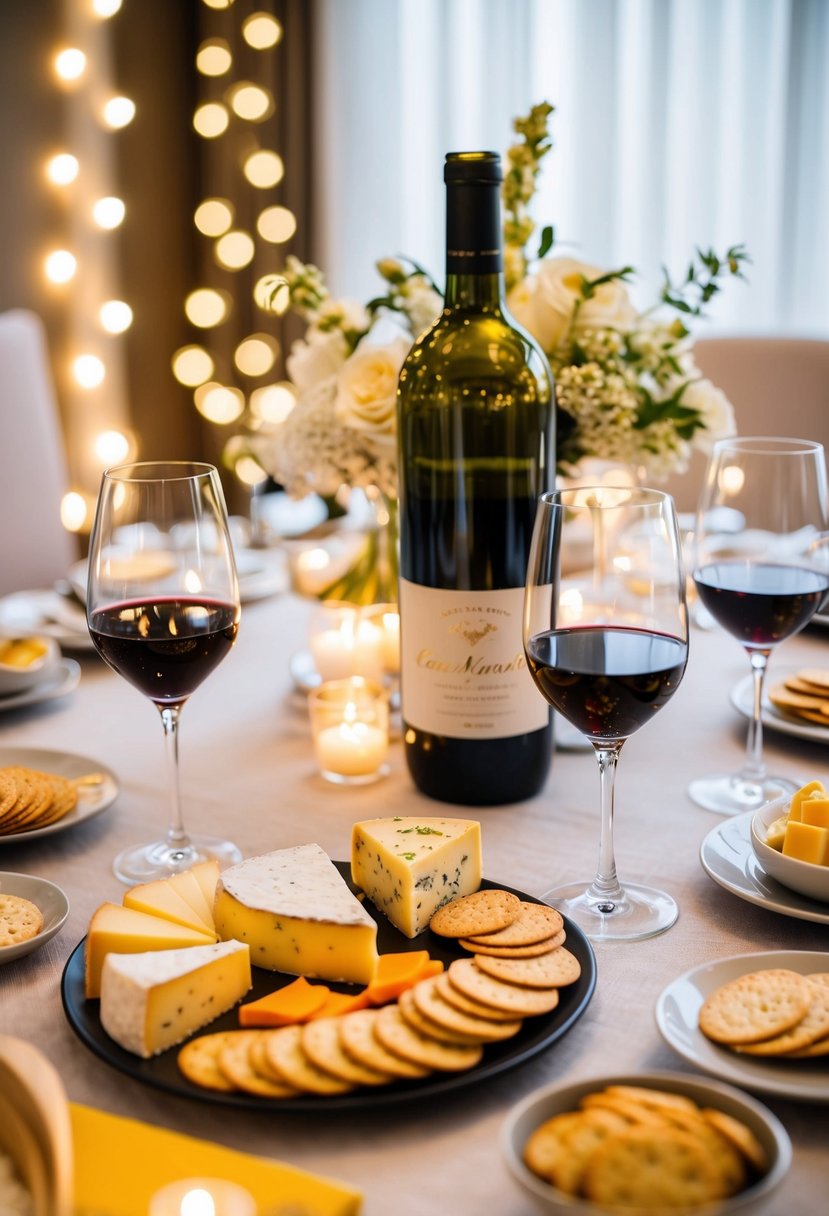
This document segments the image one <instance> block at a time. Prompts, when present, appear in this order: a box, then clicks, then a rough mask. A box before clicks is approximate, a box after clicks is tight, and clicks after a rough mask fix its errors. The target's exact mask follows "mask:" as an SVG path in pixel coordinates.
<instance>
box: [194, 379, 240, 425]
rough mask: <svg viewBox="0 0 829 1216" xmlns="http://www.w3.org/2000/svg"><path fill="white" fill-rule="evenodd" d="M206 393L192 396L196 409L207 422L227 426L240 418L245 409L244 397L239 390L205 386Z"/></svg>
mask: <svg viewBox="0 0 829 1216" xmlns="http://www.w3.org/2000/svg"><path fill="white" fill-rule="evenodd" d="M205 389H206V391H204V392H199V391H198V390H197V391H196V393H195V394H194V397H195V399H196V407H197V409H198V410H199V412H200V413H201V414H202V415H203V416H204V417H205V418H206V419H207V420H208V422H215V423H218V425H219V426H228V425H229V424H230V423H231V422H236V420H237V419H238V418H241V416H242V413H243V412H244V409H245V395H244V393H243V392H242V390H241V389H238V388H228V387H227V385H224V384H211V385H210V386H209V387H207V386H205Z"/></svg>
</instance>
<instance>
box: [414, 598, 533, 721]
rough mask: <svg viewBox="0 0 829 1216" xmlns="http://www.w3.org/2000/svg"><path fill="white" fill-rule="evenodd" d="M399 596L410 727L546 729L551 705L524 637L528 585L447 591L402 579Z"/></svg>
mask: <svg viewBox="0 0 829 1216" xmlns="http://www.w3.org/2000/svg"><path fill="white" fill-rule="evenodd" d="M399 598H400V634H401V637H400V642H401V669H400V691H401V696H402V708H403V717H404V719H405V721H406V723H407V725H409V726H412V727H414V728H415V729H416V730H423V731H428V732H430V733H431V734H436V735H446V736H449V737H450V738H453V739H503V738H509V737H510V736H512V735H523V734H526V733H528V732H530V731H536V730H543V728H544V727H545V726H546V725H547V721H548V715H549V708H548V706H547V702H546V701H545V700H544V698H543V697H542V696H541V694H540V693H539V691H538V689H537V688H536V687H535V685H534V684H533V680H532V676H531V675H530V673H529V670H528V668H527V661H526V659H525V657H524V648H523V645H522V641H521V620H522V614H523V611H524V588H523V587H510V588H508V589H506V590H500V591H446V590H444V589H442V588H435V587H423V586H421V585H420V584H419V583H411V582H409V581H408V580H407V579H401V580H400V587H399Z"/></svg>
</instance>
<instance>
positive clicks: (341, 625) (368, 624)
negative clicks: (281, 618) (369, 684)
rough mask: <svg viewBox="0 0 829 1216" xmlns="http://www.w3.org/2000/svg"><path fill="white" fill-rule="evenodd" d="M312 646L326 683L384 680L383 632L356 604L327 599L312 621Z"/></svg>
mask: <svg viewBox="0 0 829 1216" xmlns="http://www.w3.org/2000/svg"><path fill="white" fill-rule="evenodd" d="M309 644H310V649H311V657H312V658H313V660H314V667H315V669H316V671H317V673H318V674H319V677H320V679H321V680H323V681H327V680H343V679H347V678H348V677H349V676H363V677H364V678H365V679H367V680H375V681H377V682H379V681H380V680H382V678H383V633H382V630H381V629H380V628H378V626H377V625H376V624H374V623H373V622H372V621H370V620H368V619H366V618H365V617H364V616H363V613H362V609H361V608H360V607H359V606H358V605H357V604H350V603H346V602H342V601H339V600H326V601H325V603H323V604H322V605H321V606H320V608H319V609H318V610H317V612H315V613H314V615H313V617H312V618H311V625H310V636H309Z"/></svg>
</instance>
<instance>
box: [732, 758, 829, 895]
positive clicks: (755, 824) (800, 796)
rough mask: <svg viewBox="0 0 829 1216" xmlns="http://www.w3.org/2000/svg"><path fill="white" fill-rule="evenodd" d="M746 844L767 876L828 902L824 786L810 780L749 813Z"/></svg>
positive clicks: (828, 796) (828, 809)
mask: <svg viewBox="0 0 829 1216" xmlns="http://www.w3.org/2000/svg"><path fill="white" fill-rule="evenodd" d="M751 845H752V848H753V849H754V853H755V856H756V857H757V860H758V861H759V862H760V865H761V866H762V867H763V869H764V870H765V872H766V873H767V874H768V875H769V877H771V878H774V879H776V880H777V882H780V883H782V884H783V886H784V887H789V888H790V889H791V890H792V891H797V892H798V894H800V895H805V896H807V897H808V898H809V899H817V900H820V901H821V902H823V903H829V790H827V788H826V787H825V785H824V783H823V782H822V781H818V780H816V781H809V782H808V783H807V784H806V785H804V786H801V788H800V789H799V790H796V791H795V793H794V794H792V795H791V796H790V797H789V796H788V795H787V796H786V797H784V798H778V799H776V800H775V801H774V802H770V803H768V804H767V805H766V806H764V807H761V808H760V810H759V811H756V812H755V813H754V816H753V818H752V820H751Z"/></svg>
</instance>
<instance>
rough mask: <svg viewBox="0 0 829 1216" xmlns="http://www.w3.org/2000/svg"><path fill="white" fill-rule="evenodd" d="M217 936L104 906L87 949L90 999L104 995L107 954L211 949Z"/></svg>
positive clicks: (93, 923)
mask: <svg viewBox="0 0 829 1216" xmlns="http://www.w3.org/2000/svg"><path fill="white" fill-rule="evenodd" d="M215 940H216V936H215V934H213V933H208V932H207V931H205V932H199V931H198V930H196V929H191V928H189V926H187V925H177V924H175V923H174V922H173V921H170V920H162V918H161V917H160V916H151V915H150V914H149V913H147V912H139V911H138V910H137V909H135V908H122V907H121V906H120V904H110V903H107V904H101V906H100V908H98V909H97V911H96V912H94V913H93V915H92V920H91V921H90V922H89V932H88V933H87V936H86V947H85V970H86V975H85V980H86V995H87V997H96V996H100V994H101V971H102V970H103V966H104V959H105V957H106V956H107V954H111V953H115V954H139V953H143V952H144V951H145V950H168V949H169V950H175V949H177V948H180V947H184V946H208V945H211V944H212V943H213V942H215Z"/></svg>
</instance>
